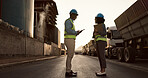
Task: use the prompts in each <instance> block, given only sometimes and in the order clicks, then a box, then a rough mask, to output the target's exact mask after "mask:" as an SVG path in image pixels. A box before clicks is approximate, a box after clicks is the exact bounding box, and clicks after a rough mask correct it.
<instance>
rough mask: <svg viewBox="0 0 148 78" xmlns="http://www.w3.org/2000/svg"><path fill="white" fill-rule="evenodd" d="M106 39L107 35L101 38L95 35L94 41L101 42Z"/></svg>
mask: <svg viewBox="0 0 148 78" xmlns="http://www.w3.org/2000/svg"><path fill="white" fill-rule="evenodd" d="M106 37H107V35H105V36H104V37H103V36H101V35H96V36H95V39H96V41H99V40H101V41H107V39H106Z"/></svg>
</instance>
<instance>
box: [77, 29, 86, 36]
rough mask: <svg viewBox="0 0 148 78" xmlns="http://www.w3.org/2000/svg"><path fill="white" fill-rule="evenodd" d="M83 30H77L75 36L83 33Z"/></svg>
mask: <svg viewBox="0 0 148 78" xmlns="http://www.w3.org/2000/svg"><path fill="white" fill-rule="evenodd" d="M84 30H85V29H83V30H78V31H77V34H76V36H77V35H79V34H80V33H81V32H82V31H84Z"/></svg>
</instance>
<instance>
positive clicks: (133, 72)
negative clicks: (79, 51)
mask: <svg viewBox="0 0 148 78" xmlns="http://www.w3.org/2000/svg"><path fill="white" fill-rule="evenodd" d="M65 60H66V56H61V57H59V58H55V59H51V60H45V61H39V62H33V63H27V64H22V65H17V66H12V67H7V68H3V69H0V78H65ZM72 63H73V68H72V69H73V70H74V71H77V72H78V76H77V78H148V71H146V70H142V69H137V68H135V67H131V66H130V65H124V64H121V63H119V62H115V61H111V60H107V66H108V68H107V70H106V72H107V76H106V77H96V76H95V72H96V71H99V62H98V60H97V58H96V57H91V56H83V55H75V57H74V59H73V62H72ZM74 78H76V77H74Z"/></svg>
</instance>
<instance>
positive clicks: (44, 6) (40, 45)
mask: <svg viewBox="0 0 148 78" xmlns="http://www.w3.org/2000/svg"><path fill="white" fill-rule="evenodd" d="M0 4H1V5H0V19H2V20H1V21H0V26H1V27H0V43H1V45H0V47H3V49H1V50H0V54H32V55H59V54H60V53H59V52H60V31H59V29H58V28H57V27H56V26H55V25H56V24H57V23H56V18H57V17H56V16H57V15H58V10H57V6H56V3H55V2H54V1H53V0H15V1H14V0H0ZM13 30H15V32H14V31H13ZM16 31H17V33H16ZM10 33H11V34H10ZM8 36H9V37H8ZM15 36H18V37H19V38H17V37H15ZM6 38H7V41H8V42H5V41H3V40H5V39H6ZM2 41H3V42H2ZM16 41H17V42H20V43H19V44H18V43H15V42H16ZM3 44H5V45H3ZM7 44H8V45H7ZM12 44H13V45H15V46H13V45H12ZM19 47H21V48H19ZM11 49H14V50H15V51H13V50H12V51H11ZM37 49H39V50H37ZM3 51H5V52H3ZM20 51H21V53H20ZM36 51H38V52H37V54H36ZM2 52H3V53H2ZM14 52H15V53H14ZM31 52H32V53H31ZM39 52H40V53H39ZM52 52H57V53H52Z"/></svg>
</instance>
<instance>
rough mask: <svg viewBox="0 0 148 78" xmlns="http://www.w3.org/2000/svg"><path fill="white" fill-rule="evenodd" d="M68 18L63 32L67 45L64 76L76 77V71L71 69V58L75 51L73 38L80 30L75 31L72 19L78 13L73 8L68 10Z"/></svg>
mask: <svg viewBox="0 0 148 78" xmlns="http://www.w3.org/2000/svg"><path fill="white" fill-rule="evenodd" d="M69 14H70V18H68V19H67V20H66V21H65V32H64V43H65V45H66V47H67V59H66V73H65V76H70V77H76V76H77V72H73V71H72V70H71V67H72V65H71V60H72V58H73V56H74V51H75V39H76V35H78V34H79V33H80V31H75V26H74V23H73V21H74V20H75V19H76V18H77V16H78V13H77V11H76V10H75V9H72V10H71V11H70V13H69Z"/></svg>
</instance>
